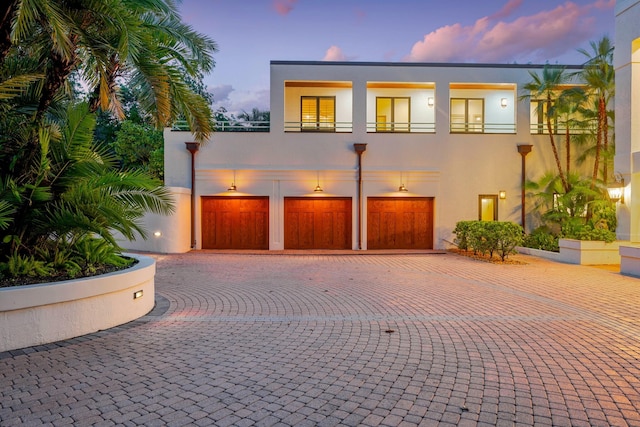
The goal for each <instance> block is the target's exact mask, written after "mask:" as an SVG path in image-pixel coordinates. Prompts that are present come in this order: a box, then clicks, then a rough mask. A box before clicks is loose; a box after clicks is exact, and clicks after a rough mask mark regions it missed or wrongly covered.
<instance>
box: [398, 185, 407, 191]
mask: <svg viewBox="0 0 640 427" xmlns="http://www.w3.org/2000/svg"><path fill="white" fill-rule="evenodd" d="M398 191H400V192H401V193H405V192H407V191H409V190H408V189H407V187H405V186H404V184H400V187H398Z"/></svg>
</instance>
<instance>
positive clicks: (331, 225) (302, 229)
mask: <svg viewBox="0 0 640 427" xmlns="http://www.w3.org/2000/svg"><path fill="white" fill-rule="evenodd" d="M284 247H285V249H351V198H350V197H322V198H320V197H317V198H316V197H314V198H311V197H285V199H284Z"/></svg>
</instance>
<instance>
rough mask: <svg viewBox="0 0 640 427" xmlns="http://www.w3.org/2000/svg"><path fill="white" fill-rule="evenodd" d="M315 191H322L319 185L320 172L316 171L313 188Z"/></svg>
mask: <svg viewBox="0 0 640 427" xmlns="http://www.w3.org/2000/svg"><path fill="white" fill-rule="evenodd" d="M313 191H314V192H316V193H321V192H322V187H320V172H316V188H314V189H313Z"/></svg>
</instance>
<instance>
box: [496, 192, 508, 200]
mask: <svg viewBox="0 0 640 427" xmlns="http://www.w3.org/2000/svg"><path fill="white" fill-rule="evenodd" d="M498 197H499V198H500V199H501V200H504V199H506V198H507V192H506V191H505V190H500V191H498Z"/></svg>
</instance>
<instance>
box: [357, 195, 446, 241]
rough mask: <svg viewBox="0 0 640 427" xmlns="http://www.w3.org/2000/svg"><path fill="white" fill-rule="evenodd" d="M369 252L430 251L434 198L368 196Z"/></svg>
mask: <svg viewBox="0 0 640 427" xmlns="http://www.w3.org/2000/svg"><path fill="white" fill-rule="evenodd" d="M367 247H368V248H369V249H432V248H433V199H432V198H428V197H416V198H414V197H411V198H406V197H397V198H394V197H370V198H368V199H367Z"/></svg>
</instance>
